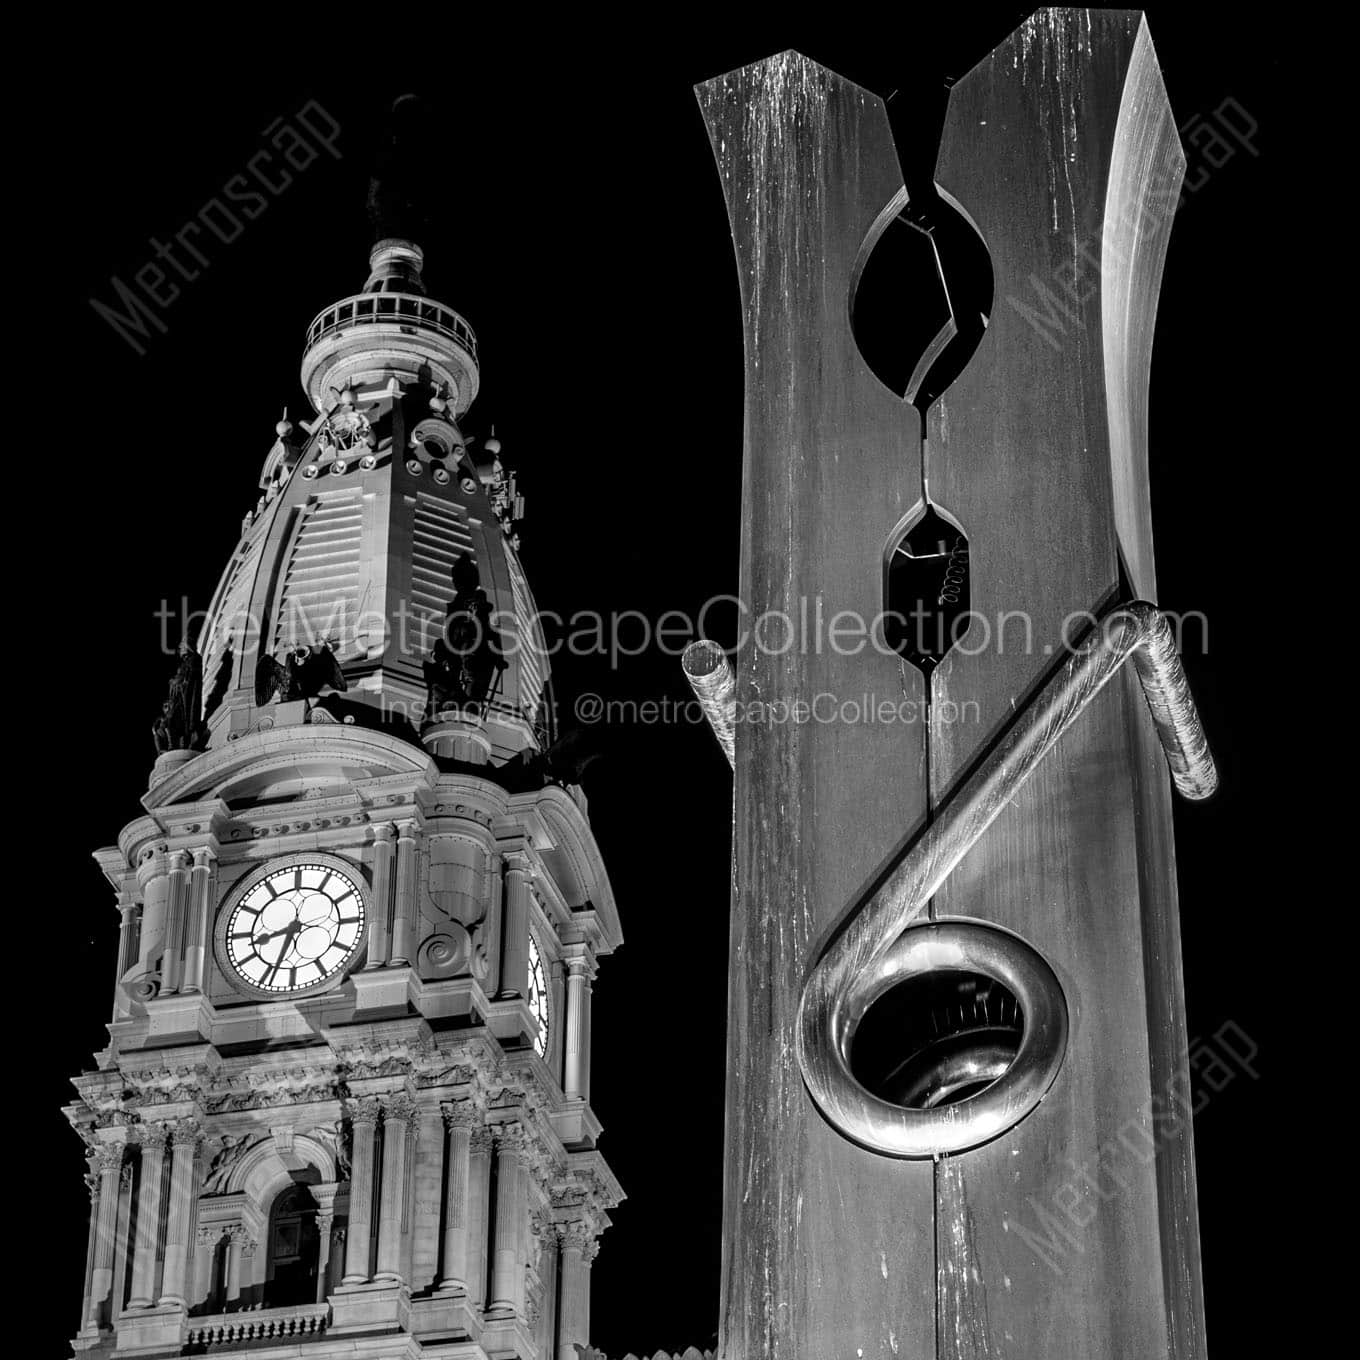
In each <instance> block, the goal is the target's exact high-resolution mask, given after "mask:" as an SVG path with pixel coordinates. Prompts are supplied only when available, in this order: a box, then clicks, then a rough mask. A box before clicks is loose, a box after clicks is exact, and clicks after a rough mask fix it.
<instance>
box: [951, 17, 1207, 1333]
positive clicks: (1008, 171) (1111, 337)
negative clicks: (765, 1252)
mask: <svg viewBox="0 0 1360 1360" xmlns="http://www.w3.org/2000/svg"><path fill="white" fill-rule="evenodd" d="M1182 165H1183V161H1182V158H1181V153H1180V148H1179V145H1178V142H1177V139H1176V133H1175V128H1174V124H1173V122H1172V119H1171V115H1170V111H1169V109H1168V107H1167V103H1166V96H1165V93H1164V91H1163V89H1162V84H1161V79H1160V74H1159V72H1158V70H1157V65H1156V58H1155V55H1154V53H1153V50H1152V46H1151V42H1150V40H1149V38H1148V35H1147V30H1146V27H1145V25H1144V23H1143V21H1142V19H1141V17H1140V16H1139V15H1137V14H1134V13H1127V12H1115V11H1098V10H1086V11H1083V10H1043V11H1040V12H1039V13H1037V14H1036V15H1034V16H1033V17H1032V18H1031V19H1029V20H1028V21H1027V22H1026V23H1025V24H1024V25H1022V27H1021V28H1020V29H1019V30H1018V31H1017V32H1016V33H1015V34H1014V35H1012V37H1011V38H1010V39H1009V40H1008V41H1007V42H1005V43H1003V44H1002V45H1001V46H1000V47H999V48H997V49H996V51H994V52H993V53H992V54H991V55H990V56H989V57H988V58H987V59H986V60H985V61H983V62H982V63H980V64H979V65H978V66H977V67H976V68H975V69H974V70H973V71H972V72H970V73H969V75H967V76H966V77H965V78H964V79H963V80H961V81H960V82H959V83H958V84H957V85H956V86H955V87H954V89H953V91H952V92H951V96H950V105H949V113H948V117H947V120H946V124H945V129H944V136H943V141H942V145H941V151H940V156H939V162H938V166H937V172H936V179H937V182H938V183H939V185H940V187H941V189H942V190H943V191H944V192H945V193H946V194H948V195H949V196H950V197H951V198H952V199H953V200H954V201H955V202H956V203H958V204H959V205H960V206H961V207H962V208H963V209H964V210H965V211H966V212H967V213H968V215H969V216H970V217H971V219H972V221H973V223H974V224H975V225H976V227H977V229H978V231H979V232H980V234H981V236H982V238H983V240H984V241H985V243H986V245H987V247H988V249H989V251H990V254H991V260H992V266H993V270H994V276H995V301H994V304H993V308H992V314H991V324H990V326H989V328H988V332H987V335H986V337H985V339H984V340H983V342H982V344H981V346H980V347H979V349H978V351H977V353H976V354H975V355H974V356H973V359H972V362H971V363H970V364H969V366H968V367H967V368H966V369H965V370H964V372H963V374H962V375H961V376H960V378H959V379H958V381H957V382H956V383H955V384H954V385H953V386H952V387H951V388H950V389H949V390H948V391H947V392H946V393H945V394H944V395H943V396H942V397H941V399H940V400H939V401H938V402H937V403H936V404H935V406H934V407H933V408H932V409H931V411H930V415H929V421H928V429H927V469H926V470H927V475H928V479H929V484H930V487H931V491H932V494H933V495H936V496H938V498H939V499H940V501H941V503H942V504H943V505H944V506H945V507H946V508H947V509H948V510H949V511H950V513H952V514H953V515H955V516H956V517H957V518H958V520H959V522H960V523H961V524H962V525H963V526H964V528H965V529H966V531H967V533H968V538H969V547H970V553H971V562H972V566H973V578H972V579H973V600H972V604H973V608H974V609H975V610H976V611H978V614H979V616H980V619H981V620H983V621H985V623H986V624H987V625H989V626H990V627H992V628H993V629H994V630H996V629H998V627H999V624H1000V621H1001V620H1002V619H1004V618H1006V617H1008V611H1013V613H1011V614H1009V617H1011V618H1012V619H1013V620H1016V622H1013V623H1012V625H1011V629H1010V632H1009V633H1008V634H1007V636H1006V638H1005V646H1004V650H1003V648H1002V647H1001V646H1000V645H999V641H998V638H997V636H995V635H994V636H993V637H992V638H991V639H990V640H989V645H987V646H984V647H980V648H978V644H979V642H980V639H978V638H973V639H970V640H969V642H968V643H967V644H966V646H965V648H964V649H963V650H962V651H960V652H956V653H955V654H954V655H952V656H950V657H949V658H947V659H946V660H945V662H944V663H943V664H942V665H941V666H940V668H939V669H938V671H937V672H936V675H935V677H934V680H935V700H936V705H937V711H939V707H940V706H941V705H943V704H944V703H946V702H950V703H953V704H954V705H964V704H968V703H973V704H976V705H977V712H978V715H979V721H977V722H975V723H973V724H954V725H945V724H943V723H937V724H936V725H935V726H934V728H933V730H932V747H931V785H932V790H933V793H934V795H935V797H936V798H943V797H944V796H945V795H946V794H947V793H948V791H949V790H950V789H951V788H952V787H953V785H954V784H955V783H956V781H957V780H958V779H959V777H960V775H961V773H962V772H963V771H965V770H966V769H967V767H968V766H969V765H970V764H971V763H972V762H973V761H974V760H975V759H976V758H977V757H978V756H979V754H980V753H981V752H982V751H984V750H985V749H986V746H987V744H988V743H989V742H990V741H991V740H993V738H994V736H995V734H996V733H997V732H998V731H999V730H1000V729H1001V728H1002V727H1003V726H1004V725H1005V724H1006V723H1007V722H1008V721H1009V720H1010V718H1011V716H1012V715H1013V713H1014V712H1015V711H1016V710H1017V709H1018V708H1020V707H1021V706H1023V704H1024V703H1025V701H1026V697H1027V696H1028V695H1029V694H1030V693H1032V692H1033V690H1034V688H1035V686H1036V684H1037V683H1038V682H1039V680H1040V678H1041V676H1042V675H1043V674H1044V673H1045V671H1046V670H1047V668H1048V667H1049V666H1050V665H1051V664H1052V661H1053V658H1054V657H1056V656H1058V655H1060V654H1061V649H1062V646H1063V640H1064V633H1065V631H1067V630H1069V629H1070V627H1071V622H1070V620H1071V619H1072V618H1073V617H1074V616H1075V617H1080V611H1091V612H1100V611H1101V610H1102V608H1103V607H1104V606H1105V604H1106V602H1108V601H1109V600H1111V599H1112V598H1115V597H1117V595H1118V594H1119V592H1120V590H1121V581H1120V558H1121V556H1122V558H1123V560H1124V563H1125V564H1126V577H1127V579H1128V581H1129V582H1130V584H1131V586H1132V588H1133V589H1136V590H1137V591H1138V592H1139V593H1140V594H1142V595H1144V596H1145V597H1146V598H1148V599H1155V598H1156V594H1155V591H1156V585H1155V580H1154V576H1153V565H1152V541H1151V534H1150V518H1149V513H1148V486H1147V469H1146V448H1145V437H1146V432H1145V419H1144V411H1145V406H1146V393H1147V382H1148V359H1149V351H1150V342H1151V334H1152V327H1153V320H1154V315H1155V307H1156V298H1157V292H1158V288H1159V285H1160V279H1161V270H1162V262H1163V258H1164V254H1165V250H1166V246H1167V238H1168V236H1169V232H1170V227H1171V215H1172V212H1173V210H1174V206H1175V202H1176V198H1177V195H1178V192H1179V187H1180V178H1181V171H1182ZM1125 588H1127V587H1125ZM1026 629H1027V630H1028V632H1029V637H1028V641H1026V639H1025V637H1024V636H1023V634H1024V631H1025V630H1026ZM975 648H978V649H977V650H976V651H975ZM1155 750H1156V738H1155V735H1154V731H1153V724H1152V723H1150V722H1149V720H1148V717H1147V713H1146V709H1145V706H1144V704H1143V701H1142V699H1141V697H1140V696H1139V693H1138V686H1137V685H1136V684H1135V683H1134V678H1133V676H1131V675H1129V674H1128V673H1127V671H1126V672H1125V673H1124V675H1122V676H1121V677H1120V679H1119V680H1118V681H1117V682H1115V683H1113V684H1111V685H1109V686H1107V687H1106V689H1105V690H1104V691H1103V692H1102V693H1101V695H1100V696H1099V697H1098V698H1097V699H1096V700H1095V701H1094V702H1093V703H1092V704H1091V706H1090V708H1089V709H1088V711H1087V713H1086V715H1085V716H1084V717H1083V719H1082V721H1081V722H1080V723H1079V724H1077V725H1076V726H1075V727H1074V728H1073V729H1072V731H1071V732H1070V733H1069V734H1068V736H1067V737H1066V738H1065V739H1064V741H1063V742H1062V743H1061V745H1060V746H1059V747H1058V748H1057V749H1056V750H1055V751H1054V753H1053V755H1052V757H1051V758H1050V759H1049V760H1047V761H1046V762H1045V763H1044V765H1043V766H1042V767H1041V768H1040V769H1039V770H1038V771H1037V772H1036V774H1035V776H1034V778H1033V779H1032V780H1031V781H1030V783H1029V784H1028V785H1027V787H1026V788H1025V789H1024V790H1023V791H1021V792H1020V793H1019V794H1018V795H1017V796H1016V798H1015V799H1014V800H1013V803H1012V805H1011V806H1010V807H1008V808H1007V810H1006V812H1005V814H1004V815H1003V816H1002V817H1001V818H999V819H998V821H997V823H996V824H995V826H994V827H993V828H992V829H991V830H990V831H989V832H988V834H987V835H986V836H984V837H983V838H982V839H981V840H980V841H979V842H978V844H977V846H976V847H975V848H974V849H973V851H972V852H971V853H969V854H968V855H967V856H966V857H965V859H964V860H963V861H962V863H961V864H960V866H959V868H958V870H957V871H956V873H955V874H954V875H953V877H952V878H951V879H950V880H949V881H948V883H946V884H945V885H944V887H943V888H942V889H941V891H940V892H939V894H938V895H937V896H936V898H935V900H934V902H933V908H932V910H933V914H934V915H936V916H938V917H952V916H964V917H970V918H978V919H982V920H985V921H988V922H991V923H994V924H996V925H999V926H1002V927H1004V928H1006V929H1010V930H1012V931H1014V932H1015V933H1016V934H1018V935H1020V936H1021V937H1022V938H1023V939H1025V940H1027V941H1028V942H1029V943H1030V944H1031V945H1033V946H1034V947H1035V948H1036V949H1038V950H1039V951H1040V952H1041V953H1042V954H1043V955H1044V956H1045V957H1046V958H1047V959H1048V960H1049V962H1050V963H1051V964H1052V965H1053V967H1054V968H1055V969H1056V970H1057V972H1058V975H1059V977H1060V978H1061V979H1062V983H1063V987H1064V991H1065V992H1066V996H1067V1001H1068V1006H1069V1012H1070V1019H1071V1033H1070V1035H1069V1042H1068V1053H1067V1058H1066V1061H1065V1062H1064V1065H1063V1069H1062V1071H1061V1073H1060V1074H1059V1076H1058V1079H1057V1081H1056V1082H1055V1084H1054V1086H1053V1088H1052V1089H1051V1091H1050V1092H1049V1094H1048V1096H1047V1097H1046V1099H1045V1100H1044V1102H1043V1103H1042V1104H1041V1105H1040V1106H1039V1108H1038V1109H1037V1110H1036V1111H1035V1112H1034V1113H1033V1114H1032V1115H1031V1116H1030V1117H1029V1118H1028V1119H1027V1120H1026V1121H1025V1122H1024V1123H1023V1124H1022V1125H1021V1126H1020V1127H1019V1128H1018V1129H1017V1130H1016V1131H1015V1132H1014V1134H1012V1135H1010V1136H1008V1137H1005V1138H1002V1139H999V1140H997V1141H996V1142H994V1143H992V1144H989V1145H987V1146H986V1147H983V1148H979V1149H977V1150H976V1151H974V1152H970V1153H968V1154H966V1155H965V1156H962V1157H958V1158H955V1159H951V1160H950V1161H949V1162H948V1164H947V1165H945V1166H943V1167H942V1169H941V1172H940V1174H939V1177H938V1180H937V1203H936V1209H937V1215H938V1229H937V1247H938V1251H939V1278H938V1307H939V1350H938V1354H939V1356H940V1357H942V1358H943V1357H948V1358H949V1360H974V1357H981V1356H990V1355H992V1354H995V1353H998V1352H1002V1353H1006V1354H1014V1355H1018V1356H1034V1357H1040V1356H1042V1357H1044V1358H1045V1360H1098V1358H1102V1357H1113V1356H1126V1355H1127V1356H1133V1355H1137V1356H1144V1355H1146V1356H1153V1355H1163V1356H1164V1355H1171V1356H1174V1357H1177V1360H1185V1358H1188V1357H1198V1356H1201V1355H1202V1354H1203V1332H1202V1323H1201V1321H1200V1317H1201V1313H1200V1306H1199V1286H1198V1279H1197V1275H1198V1251H1197V1244H1196V1243H1195V1241H1194V1231H1193V1223H1194V1213H1195V1208H1194V1200H1193V1167H1192V1161H1191V1157H1190V1150H1189V1147H1188V1141H1187V1140H1186V1139H1185V1138H1184V1136H1183V1135H1182V1134H1177V1135H1175V1136H1173V1137H1165V1136H1163V1133H1162V1128H1163V1125H1162V1123H1161V1121H1159V1120H1158V1118H1157V1114H1158V1109H1159V1103H1164V1102H1165V1101H1166V1099H1167V1097H1168V1094H1169V1092H1170V1090H1172V1089H1174V1088H1173V1087H1171V1085H1170V1083H1171V1082H1173V1081H1174V1080H1175V1078H1176V1077H1177V1075H1178V1073H1180V1074H1182V1075H1183V1070H1184V1061H1185V1059H1184V1053H1185V1045H1184V1044H1183V1043H1180V1042H1178V1039H1177V1037H1176V1036H1177V1034H1178V1033H1183V1008H1182V1004H1181V998H1180V977H1179V967H1180V964H1179V952H1178V949H1177V948H1176V947H1175V944H1176V941H1175V938H1174V936H1175V911H1176V906H1175V891H1174V878H1173V874H1174V868H1173V852H1172V845H1171V830H1170V809H1169V806H1168V805H1167V798H1166V776H1165V773H1164V771H1163V770H1161V769H1157V768H1154V767H1153V765H1152V764H1151V763H1150V760H1149V756H1150V755H1151V754H1152V753H1153V752H1155Z"/></svg>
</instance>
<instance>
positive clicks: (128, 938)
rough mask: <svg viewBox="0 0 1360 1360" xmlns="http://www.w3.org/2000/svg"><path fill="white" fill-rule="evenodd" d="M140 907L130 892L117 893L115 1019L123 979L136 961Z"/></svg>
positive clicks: (119, 1002) (121, 998) (120, 998)
mask: <svg viewBox="0 0 1360 1360" xmlns="http://www.w3.org/2000/svg"><path fill="white" fill-rule="evenodd" d="M140 917H141V908H140V907H139V906H138V905H137V902H136V899H135V898H134V897H133V896H132V895H131V893H121V892H120V893H119V894H118V975H117V978H116V979H115V982H114V997H113V1014H114V1018H115V1019H116V1018H117V1016H118V1012H119V1010H120V1009H121V1007H122V1003H123V994H122V988H123V979H124V978H125V977H126V976H127V974H128V970H129V969H130V968H131V967H132V966H133V964H135V963H136V962H137V935H138V926H139V925H140Z"/></svg>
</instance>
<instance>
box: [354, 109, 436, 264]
mask: <svg viewBox="0 0 1360 1360" xmlns="http://www.w3.org/2000/svg"><path fill="white" fill-rule="evenodd" d="M389 127H390V135H389V137H388V138H387V141H386V143H385V144H384V145H383V146H382V148H381V149H380V150H379V152H378V155H377V157H376V160H375V164H374V167H373V174H372V177H371V178H370V179H369V183H368V215H369V220H370V221H371V222H372V224H373V239H374V240H375V241H384V240H388V239H391V238H400V239H404V240H408V241H419V240H422V239H424V238H425V237H426V235H427V232H428V229H429V227H430V225H431V221H432V217H433V212H432V209H431V204H430V198H429V185H430V183H431V180H432V175H431V170H432V168H433V167H434V165H435V164H436V163H437V156H436V152H435V140H434V132H433V128H432V120H431V117H430V112H429V109H428V106H427V105H426V104H425V101H424V100H423V99H422V98H421V97H420V96H419V95H417V94H404V95H401V96H400V97H399V98H398V99H397V100H396V102H395V103H394V104H393V105H392V112H391V113H390V115H389Z"/></svg>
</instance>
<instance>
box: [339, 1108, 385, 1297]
mask: <svg viewBox="0 0 1360 1360" xmlns="http://www.w3.org/2000/svg"><path fill="white" fill-rule="evenodd" d="M378 1109H379V1106H378V1102H377V1100H376V1099H375V1098H374V1097H373V1096H364V1097H362V1098H361V1099H359V1100H356V1101H355V1102H354V1106H353V1109H352V1110H351V1112H350V1127H351V1129H352V1130H353V1135H354V1136H353V1147H352V1148H351V1151H350V1173H349V1176H350V1180H349V1230H348V1232H347V1233H346V1244H345V1275H344V1278H343V1279H342V1280H341V1284H363V1283H364V1282H365V1281H366V1280H367V1279H368V1263H369V1246H370V1240H371V1238H372V1233H373V1152H374V1133H375V1130H376V1126H377V1123H378Z"/></svg>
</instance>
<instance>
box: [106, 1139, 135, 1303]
mask: <svg viewBox="0 0 1360 1360" xmlns="http://www.w3.org/2000/svg"><path fill="white" fill-rule="evenodd" d="M133 1170H134V1168H133V1165H132V1162H131V1160H125V1161H124V1162H123V1169H122V1171H121V1172H120V1173H119V1176H118V1221H117V1225H116V1226H115V1228H114V1233H113V1303H112V1305H111V1307H110V1316H116V1315H117V1313H118V1311H119V1309H121V1308H122V1306H123V1300H124V1299H125V1298H127V1294H128V1291H127V1285H128V1278H129V1276H130V1274H131V1272H132V1251H131V1248H130V1243H131V1240H132V1211H133V1208H134V1207H135V1204H134V1199H133V1186H132V1182H133Z"/></svg>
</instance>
